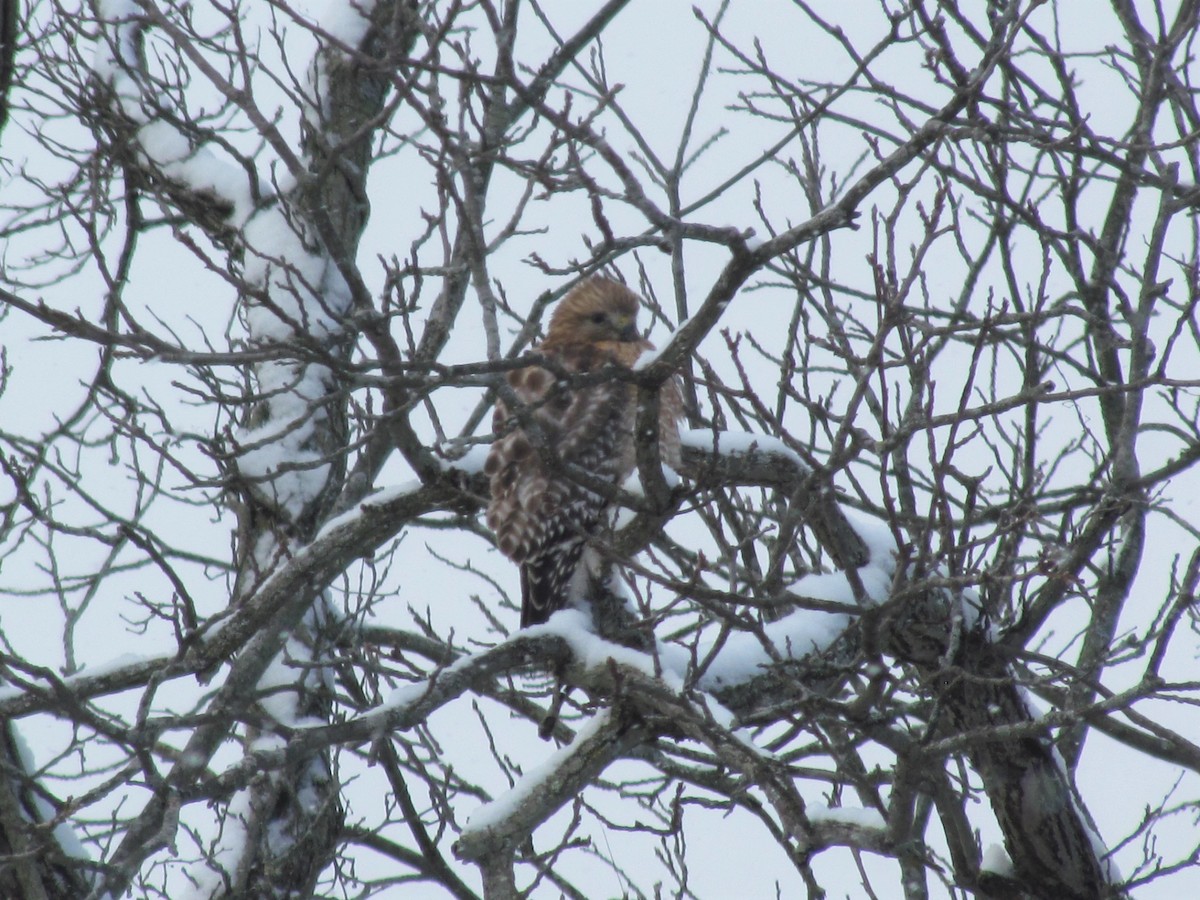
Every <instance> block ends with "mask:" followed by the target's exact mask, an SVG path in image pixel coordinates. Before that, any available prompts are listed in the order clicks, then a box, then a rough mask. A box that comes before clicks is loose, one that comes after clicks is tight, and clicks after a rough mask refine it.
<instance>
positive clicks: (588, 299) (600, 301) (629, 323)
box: [545, 277, 642, 344]
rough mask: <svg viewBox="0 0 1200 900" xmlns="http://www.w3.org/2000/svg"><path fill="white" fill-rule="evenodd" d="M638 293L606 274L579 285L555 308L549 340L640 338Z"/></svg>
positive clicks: (592, 342)
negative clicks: (604, 276) (605, 276)
mask: <svg viewBox="0 0 1200 900" xmlns="http://www.w3.org/2000/svg"><path fill="white" fill-rule="evenodd" d="M640 306H641V303H640V302H639V300H638V296H637V294H635V293H634V292H633V291H631V290H629V288H627V287H625V285H623V284H619V283H618V282H616V281H609V280H608V279H607V278H598V277H597V278H589V279H588V280H587V281H584V282H582V283H581V284H578V285H576V286H575V287H574V288H573V289H572V290H571V292H570V293H569V294H567V296H566V297H564V298H563V300H562V302H561V303H559V304H558V306H557V308H556V309H555V310H554V315H552V316H551V317H550V327H549V328H548V329H547V331H546V341H545V343H546V344H559V343H587V344H596V343H602V342H606V341H640V340H641V339H642V336H641V334H639V333H638V330H637V314H638V309H639V307H640Z"/></svg>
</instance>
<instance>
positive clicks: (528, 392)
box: [484, 277, 683, 627]
mask: <svg viewBox="0 0 1200 900" xmlns="http://www.w3.org/2000/svg"><path fill="white" fill-rule="evenodd" d="M640 306H641V301H640V299H639V298H638V296H637V295H636V294H635V293H633V291H631V290H629V289H628V288H627V287H625V286H624V285H622V284H620V283H618V282H615V281H611V280H609V279H607V278H599V277H596V278H590V279H588V280H587V281H584V282H582V283H580V284H579V285H577V286H576V287H575V288H573V289H572V290H571V291H570V292H569V293H568V294H567V296H566V297H565V298H563V300H562V302H561V303H559V305H558V306H557V307H556V308H555V310H554V314H553V315H552V316H551V317H550V325H549V327H548V328H547V331H546V339H545V340H544V341H542V343H541V344H540V345H539V346H538V347H537V348H535V349H536V350H537V352H539V353H541V354H543V355H544V356H545V357H546V358H547V360H548V361H551V362H552V363H553V364H554V365H555V366H556V367H557V368H559V369H561V370H562V371H564V372H566V373H568V374H582V373H586V372H596V371H598V370H600V369H602V368H603V367H604V366H606V365H614V366H620V367H622V368H626V369H628V368H632V366H633V364H634V363H635V362H636V361H637V359H638V357H640V356H641V355H642V354H643V353H644V352H646V351H647V350H650V349H652V348H653V345H652V344H651V343H650V342H649V341H647V340H645V339H644V338H642V337H641V335H640V334H639V333H638V331H637V313H638V309H639V308H640ZM508 384H509V386H510V387H511V388H512V391H513V394H515V395H516V397H517V399H518V400H519V401H520V402H521V403H522V404H523V406H524V407H525V409H524V415H525V416H526V417H531V418H532V420H533V421H534V422H536V428H529V429H526V428H525V427H523V426H522V425H521V423H520V418H521V417H520V416H514V415H513V414H512V411H510V410H509V409H508V406H507V405H506V404H505V403H504V402H503V401H500V402H498V403H497V404H496V412H495V415H494V417H493V426H494V431H495V433H496V435H497V436H496V439H495V441H494V443H493V444H492V447H491V451H490V452H489V453H488V458H487V463H486V464H485V467H484V472H485V473H486V474H487V476H488V478H489V482H490V486H491V500H490V502H489V504H488V511H487V522H488V526H489V527H490V528H491V529H492V530H493V531H494V532H495V534H496V542H497V545H498V546H499V548H500V550H501V552H503V553H504V555H505V556H507V557H509V558H510V559H512V560H513V561H514V562H516V563H517V564H518V565H519V566H520V567H521V627H525V626H526V625H533V624H537V623H539V622H544V621H546V619H548V618H549V617H550V616H551V615H552V614H553V613H554V612H556V611H557V610H559V609H562V608H563V607H564V606H566V605H568V604H569V603H570V602H571V601H572V600H573V599H574V596H573V588H575V589H577V584H578V581H577V576H579V574H580V573H581V572H582V571H584V570H585V567H586V564H585V561H584V549H585V547H586V544H587V541H588V539H589V538H591V537H594V536H595V535H596V534H597V533H598V532H599V531H600V530H601V528H602V527H603V526H604V523H605V521H606V519H607V513H608V507H609V503H608V501H607V500H606V499H605V498H604V497H602V496H600V495H599V494H597V493H596V492H595V491H592V490H589V489H588V488H587V487H585V486H584V485H583V484H581V483H580V481H579V480H578V479H576V478H572V477H571V476H570V475H569V474H568V473H567V472H566V471H565V466H566V465H570V466H578V467H579V468H580V469H582V470H583V471H585V472H587V473H588V474H590V475H592V476H595V477H597V478H600V479H603V480H604V481H606V482H609V483H611V484H620V483H621V482H623V481H624V480H625V479H626V478H628V477H629V475H630V474H631V473H632V472H633V469H634V467H635V466H636V463H637V459H636V450H635V445H634V435H633V432H634V420H635V418H636V415H637V389H636V387H635V386H634V385H633V384H631V383H629V382H627V381H621V380H619V379H616V378H613V379H602V380H599V381H597V382H595V383H592V384H586V385H575V386H572V385H569V384H567V383H566V382H565V381H564V380H561V379H559V378H558V377H557V376H556V375H555V373H554V372H552V371H550V370H549V369H547V368H543V367H541V366H531V367H528V368H524V369H519V370H517V371H514V372H511V373H509V375H508ZM682 408H683V402H682V397H681V394H680V390H679V385H678V384H677V383H676V381H675V380H674V379H671V380H670V381H668V382H666V384H664V385H663V387H662V389H661V390H660V393H659V416H658V430H659V434H658V440H659V454H660V456H661V458H662V460H663V462H665V463H666V464H667V465H669V466H671V467H673V468H676V469H677V468H678V467H679V458H680V446H679V420H680V419H681V417H682V411H683V410H682ZM531 432H532V433H531ZM535 440H540V441H542V442H543V444H544V449H545V450H548V451H550V452H549V453H548V454H543V453H542V452H539V449H538V447H537V446H535V444H534V441H535ZM543 456H548V457H550V464H548V463H547V460H546V459H544V458H543Z"/></svg>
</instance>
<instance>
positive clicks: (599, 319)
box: [591, 312, 606, 325]
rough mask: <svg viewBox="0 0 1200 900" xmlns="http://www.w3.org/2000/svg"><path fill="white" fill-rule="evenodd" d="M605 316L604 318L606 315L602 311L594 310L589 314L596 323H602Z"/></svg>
mask: <svg viewBox="0 0 1200 900" xmlns="http://www.w3.org/2000/svg"><path fill="white" fill-rule="evenodd" d="M605 318H606V316H605V315H604V313H602V312H594V313H592V315H591V319H592V321H593V322H595V323H596V324H597V325H603V324H604V320H605Z"/></svg>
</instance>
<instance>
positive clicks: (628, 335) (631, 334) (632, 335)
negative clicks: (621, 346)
mask: <svg viewBox="0 0 1200 900" xmlns="http://www.w3.org/2000/svg"><path fill="white" fill-rule="evenodd" d="M619 335H620V338H621V340H623V341H639V340H641V339H642V336H641V335H640V334H638V330H637V324H636V323H635V322H634V321H632V320H630V321H629V323H628V324H626V325H625V327H623V328H622V329H621V331H620V332H619Z"/></svg>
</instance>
